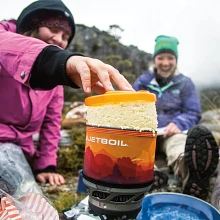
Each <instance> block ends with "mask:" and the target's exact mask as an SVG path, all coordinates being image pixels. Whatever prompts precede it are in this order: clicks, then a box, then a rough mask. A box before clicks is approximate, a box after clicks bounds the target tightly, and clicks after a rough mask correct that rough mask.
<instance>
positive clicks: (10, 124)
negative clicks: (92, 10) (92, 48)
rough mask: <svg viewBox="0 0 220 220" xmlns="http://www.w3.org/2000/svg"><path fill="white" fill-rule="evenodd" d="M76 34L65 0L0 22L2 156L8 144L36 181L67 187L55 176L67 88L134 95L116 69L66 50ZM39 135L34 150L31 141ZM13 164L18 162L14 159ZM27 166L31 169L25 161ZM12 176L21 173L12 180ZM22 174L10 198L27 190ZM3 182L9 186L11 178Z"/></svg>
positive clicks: (30, 7)
mask: <svg viewBox="0 0 220 220" xmlns="http://www.w3.org/2000/svg"><path fill="white" fill-rule="evenodd" d="M74 35H75V22H74V18H73V15H72V13H71V11H70V10H69V9H68V8H67V7H66V5H65V4H64V3H63V2H62V1H60V0H48V1H44V0H38V1H35V2H33V3H31V4H30V5H28V6H27V7H26V8H25V9H24V10H22V12H21V14H20V15H19V17H18V19H17V20H13V19H12V20H8V21H4V22H0V48H1V56H0V66H2V67H4V68H1V69H0V78H1V86H0V100H2V102H4V103H5V104H4V108H0V152H1V150H2V147H1V146H2V145H3V143H4V142H7V143H13V146H14V147H15V148H21V149H22V151H21V153H22V154H23V153H24V155H25V156H26V159H27V160H28V162H29V164H30V166H31V168H32V171H33V172H34V175H35V178H36V180H37V181H39V182H41V183H46V182H48V183H50V184H51V185H54V184H56V185H61V184H64V183H65V179H64V178H63V176H62V175H60V174H58V173H56V166H57V162H56V159H57V150H58V142H59V140H60V127H61V126H60V124H61V111H62V107H63V87H62V85H66V86H69V87H72V88H79V87H82V88H83V90H84V92H85V93H87V94H88V93H90V92H91V91H92V90H93V91H96V92H98V93H104V92H106V91H109V90H114V89H113V86H112V83H111V81H112V82H114V83H115V84H116V85H117V86H118V88H119V89H121V90H128V91H133V89H132V87H131V85H130V84H129V83H128V81H127V80H126V79H125V78H124V77H123V76H122V75H121V74H120V73H119V72H118V71H117V70H116V69H115V68H114V67H112V66H110V65H107V64H105V63H103V62H101V61H100V60H98V59H92V58H89V57H84V56H83V55H82V54H79V53H73V52H69V51H66V50H64V49H66V48H67V46H68V45H69V44H70V42H71V41H72V39H73V37H74ZM14 48H16V50H15V49H14ZM12 64H13V65H12ZM38 132H39V133H40V135H39V141H38V144H37V147H36V148H35V147H34V145H33V139H32V136H33V135H34V134H35V133H38ZM6 145H7V144H6ZM6 147H7V146H6ZM8 160H9V161H15V163H16V160H14V159H13V158H11V157H9V158H8ZM22 163H24V164H27V162H26V160H25V159H24V160H22ZM27 165H28V164H27ZM3 167H5V166H4V165H3V166H0V173H1V172H2V171H1V169H3ZM13 172H14V173H16V172H17V171H16V169H14V170H12V172H11V173H10V176H14V175H13ZM23 173H24V172H21V181H20V182H18V183H16V185H13V186H11V188H13V190H12V191H10V192H11V194H13V193H15V194H16V193H19V192H20V190H22V189H21V185H20V184H21V182H22V181H26V179H25V176H24V175H23ZM8 175H9V174H8ZM5 176H7V172H6V175H5ZM0 178H1V176H0ZM3 181H4V182H3V183H4V184H3V185H4V186H5V185H6V186H7V185H10V182H8V179H7V178H5V179H3ZM4 189H7V187H5V188H4ZM10 192H8V193H10Z"/></svg>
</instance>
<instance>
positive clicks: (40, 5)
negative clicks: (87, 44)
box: [16, 0, 75, 45]
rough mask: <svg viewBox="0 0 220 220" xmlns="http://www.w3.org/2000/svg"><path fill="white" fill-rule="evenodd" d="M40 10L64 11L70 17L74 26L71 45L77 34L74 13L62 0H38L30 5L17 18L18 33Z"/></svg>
mask: <svg viewBox="0 0 220 220" xmlns="http://www.w3.org/2000/svg"><path fill="white" fill-rule="evenodd" d="M40 11H41V12H42V11H45V13H47V12H48V11H54V12H56V11H57V12H62V13H63V14H64V15H65V16H66V17H67V18H68V20H69V22H70V25H71V27H72V35H71V36H70V39H69V41H68V45H69V44H70V42H71V41H72V39H73V37H74V35H75V22H74V18H73V15H72V13H71V12H70V10H69V9H68V8H67V7H66V5H65V4H64V3H63V2H62V1H61V0H38V1H36V2H33V3H31V4H30V5H28V6H27V7H26V8H25V9H24V10H23V11H22V12H21V14H20V15H19V17H18V19H17V22H16V25H17V33H20V32H21V30H22V29H24V27H25V26H26V25H27V24H28V23H29V22H30V20H31V17H32V16H33V15H35V14H37V13H38V12H40Z"/></svg>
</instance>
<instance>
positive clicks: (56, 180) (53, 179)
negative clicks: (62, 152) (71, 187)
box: [36, 173, 66, 186]
mask: <svg viewBox="0 0 220 220" xmlns="http://www.w3.org/2000/svg"><path fill="white" fill-rule="evenodd" d="M36 179H37V181H38V182H40V183H48V182H49V183H50V185H58V186H59V185H62V184H64V183H65V182H66V181H65V179H64V178H63V176H62V175H60V174H58V173H39V174H37V176H36Z"/></svg>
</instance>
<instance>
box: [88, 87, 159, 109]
mask: <svg viewBox="0 0 220 220" xmlns="http://www.w3.org/2000/svg"><path fill="white" fill-rule="evenodd" d="M136 101H142V102H156V95H154V94H153V93H150V92H148V91H146V90H140V91H138V92H132V91H129V92H128V91H109V92H106V93H105V94H103V95H96V96H91V97H88V98H86V99H85V105H87V106H91V105H103V104H109V103H119V102H136Z"/></svg>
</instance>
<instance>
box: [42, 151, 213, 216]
mask: <svg viewBox="0 0 220 220" xmlns="http://www.w3.org/2000/svg"><path fill="white" fill-rule="evenodd" d="M156 165H157V166H158V167H159V168H161V169H162V170H163V171H165V172H167V173H168V168H167V167H166V162H165V158H164V156H163V155H160V156H157V158H156ZM66 180H67V183H66V184H65V185H62V186H49V185H48V184H44V185H41V188H42V190H43V192H44V193H45V195H46V196H47V197H48V198H49V199H50V200H51V201H53V202H54V205H55V207H56V208H57V210H58V212H59V213H60V219H61V220H64V219H65V218H64V216H63V214H62V210H64V209H68V208H70V207H71V206H72V205H74V204H76V203H77V202H79V201H81V200H82V199H83V198H84V197H85V196H86V195H78V194H77V193H76V190H77V184H78V176H71V177H67V178H66ZM214 183H215V177H213V178H211V181H210V188H209V196H208V198H207V199H206V201H207V202H208V203H210V198H211V193H212V190H213V187H214ZM157 192H176V193H181V192H182V191H181V187H180V184H179V182H178V181H177V180H176V179H175V178H174V177H173V175H172V174H170V173H169V184H168V185H167V186H166V187H163V188H161V189H159V190H154V191H153V192H152V193H157Z"/></svg>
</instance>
